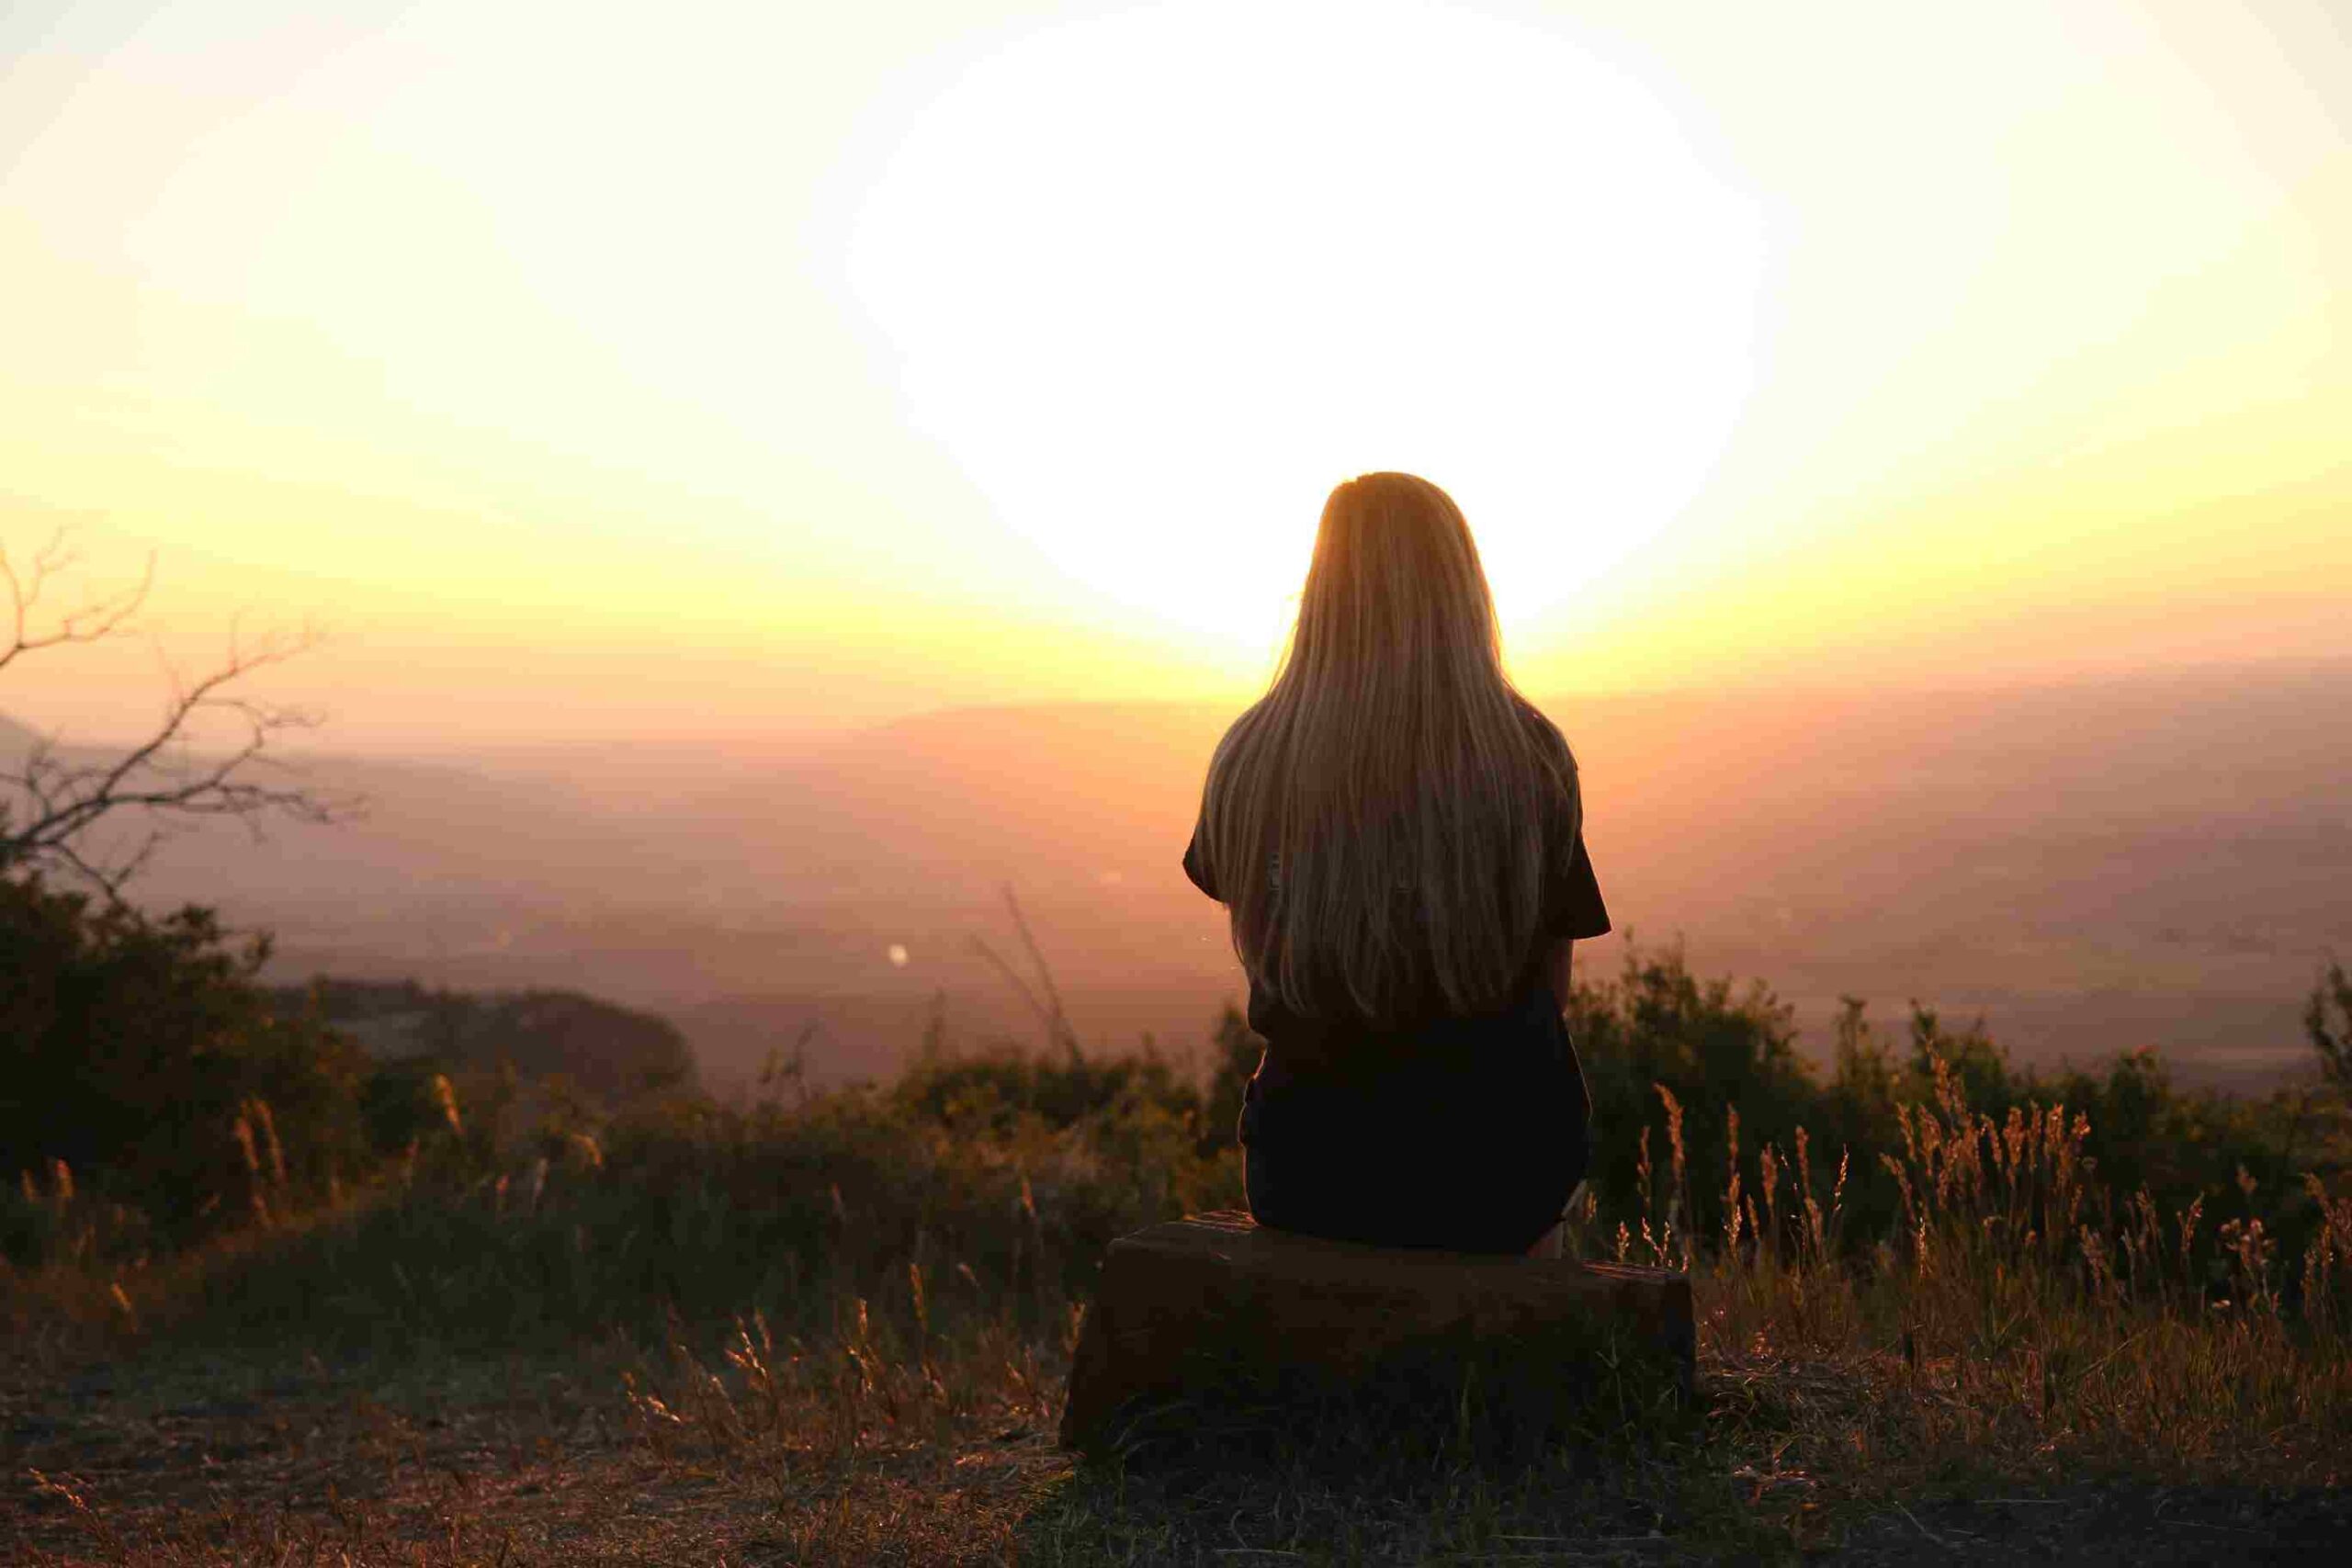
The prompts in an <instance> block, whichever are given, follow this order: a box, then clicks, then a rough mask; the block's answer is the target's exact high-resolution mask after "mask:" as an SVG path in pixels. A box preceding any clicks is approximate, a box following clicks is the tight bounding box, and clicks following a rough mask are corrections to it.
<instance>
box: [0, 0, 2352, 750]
mask: <svg viewBox="0 0 2352 1568" xmlns="http://www.w3.org/2000/svg"><path fill="white" fill-rule="evenodd" d="M0 278H5V280H6V288H0V547H6V549H7V551H8V552H9V558H10V559H11V560H13V561H16V562H18V563H19V564H21V563H22V562H23V561H24V560H25V559H26V558H28V555H29V553H30V552H31V551H32V550H33V549H35V548H36V547H39V545H40V543H41V542H42V541H44V540H46V539H48V538H49V537H50V536H51V535H52V534H53V533H55V532H56V531H57V530H59V529H61V528H62V529H65V530H66V531H67V536H68V538H69V540H70V542H71V544H72V546H73V547H74V549H75V550H76V551H77V552H78V555H79V557H80V558H81V560H82V562H83V569H82V572H81V574H80V575H79V576H74V575H70V574H69V576H68V578H67V579H66V580H65V581H62V582H61V583H60V584H57V585H55V587H54V588H53V590H52V603H55V604H71V603H72V602H73V601H74V595H75V594H76V593H78V592H94V591H100V590H103V589H105V588H107V587H108V586H113V585H119V584H120V583H121V582H123V581H130V580H135V579H136V578H137V576H138V575H139V573H140V571H141V570H142V567H143V565H144V563H145V562H146V561H148V560H149V559H150V558H151V557H152V558H153V562H154V572H155V587H154V590H153V594H152V596H151V599H150V602H149V604H148V607H147V612H146V614H145V615H144V616H143V617H142V621H141V628H142V633H143V635H142V636H141V637H136V638H126V639H122V640H120V641H118V642H117V643H115V644H113V645H110V646H107V647H102V648H93V649H53V650H49V651H46V652H44V653H42V654H40V655H39V656H38V657H37V658H28V659H27V660H23V661H21V662H19V663H18V664H17V665H16V666H15V667H14V668H12V669H10V670H8V671H5V672H0V712H6V713H8V714H11V715H13V716H17V717H19V718H23V719H27V720H28V721H31V722H34V723H36V724H39V725H41V726H43V727H46V728H62V729H63V730H65V731H66V732H67V733H68V734H69V735H70V736H73V737H75V738H80V739H103V738H106V737H108V736H115V735H127V734H130V733H131V732H133V731H134V730H135V729H136V728H137V726H138V725H139V724H140V723H141V721H142V720H143V719H145V718H146V717H147V716H148V715H149V714H150V713H151V712H152V710H153V706H154V704H155V702H156V700H157V697H158V694H159V692H160V690H161V684H160V683H161V682H164V681H165V680H166V679H168V671H171V670H179V671H198V670H200V669H201V668H203V667H205V666H206V665H207V664H208V663H209V661H211V660H217V659H218V658H219V657H220V653H221V652H222V650H223V649H225V648H226V647H227V646H228V643H229V639H230V637H231V636H232V630H233V632H234V635H236V636H239V637H245V638H247V639H248V645H250V640H251V639H253V638H254V637H265V636H266V635H268V634H269V632H270V631H271V630H272V629H277V630H284V629H286V628H291V627H296V626H311V627H315V628H316V629H317V630H318V631H319V632H320V633H321V634H322V640H321V641H320V643H319V644H318V646H316V647H315V648H313V649H311V650H310V651H308V652H306V653H305V654H303V655H302V656H301V657H300V658H299V659H297V660H293V661H291V662H289V663H288V664H287V665H285V666H283V667H281V668H278V669H276V670H273V671H269V672H268V673H267V674H266V677H257V678H256V679H257V680H266V687H263V688H260V689H262V690H265V691H266V694H269V695H271V696H274V697H278V698H281V699H283V700H287V701H290V702H299V703H303V704H308V705H315V706H317V707H319V708H321V709H322V710H324V711H325V713H326V714H327V715H328V716H329V718H330V721H331V722H330V726H329V728H328V730H327V731H326V732H325V733H326V736H327V737H328V738H329V739H332V741H333V742H334V744H335V745H337V746H340V747H343V748H346V749H353V750H376V749H400V748H408V749H414V748H419V747H425V748H442V747H460V748H462V747H481V746H492V745H503V744H521V743H531V742H537V741H541V740H547V741H559V740H560V741H568V742H569V741H580V740H591V741H605V740H616V741H629V740H658V739H728V738H735V739H740V738H751V737H779V736H796V735H801V734H808V733H813V732H819V731H824V730H827V729H831V728H839V727H842V726H847V725H856V724H865V723H872V722H877V721H881V720H886V719H888V718H890V717H893V716H899V715H903V714H909V713H913V712H917V711H922V710H925V709H930V708H935V707H939V706H944V705H965V704H974V703H1000V702H1029V701H1046V700H1066V699H1084V700H1097V699H1138V698H1145V699H1148V698H1182V699H1186V700H1208V701H1232V702H1236V703H1238V702H1240V701H1245V700H1247V698H1248V697H1249V696H1250V694H1254V692H1255V691H1257V690H1258V689H1260V688H1261V686H1262V684H1263V682H1264V681H1265V680H1266V678H1267V676H1268V674H1269V672H1270V671H1271V670H1272V665H1273V661H1274V660H1275V658H1276V657H1277V655H1278V652H1279V649H1280V647H1281V644H1282V640H1283V635H1284V633H1285V631H1286V629H1287V626H1288V616H1289V615H1290V613H1291V610H1292V608H1293V607H1294V606H1295V593H1296V590H1297V585H1298V579H1299V576H1300V574H1301V572H1302V571H1303V570H1304V566H1305V562H1306V553H1307V550H1308V547H1309V546H1310V544H1311V541H1312V535H1313V529H1314V525H1315V518H1316V513H1317V510H1318V508H1319V506H1320V503H1321V500H1322V496H1323V494H1324V493H1325V491H1328V490H1329V487H1330V486H1331V485H1332V484H1333V483H1335V482H1337V481H1338V480H1340V479H1344V478H1346V477H1348V476H1350V475H1351V474H1354V473H1358V472H1363V471H1366V470H1370V469H1375V468H1408V469H1411V470H1414V471H1417V472H1420V473H1424V474H1426V475H1427V476H1428V477H1430V479H1435V480H1436V481H1437V482H1438V483H1440V484H1442V485H1444V486H1445V487H1446V488H1448V489H1449V490H1450V491H1452V492H1453V494H1454V495H1455V496H1456V498H1457V499H1458V500H1460V502H1462V504H1463V506H1464V511H1465V513H1467V515H1468V516H1469V518H1470V521H1471V524H1472V526H1473V529H1474V531H1475V532H1476V534H1477V536H1478V538H1479V542H1480V546H1481V548H1482V551H1483V553H1484V556H1485V559H1486V562H1487V569H1488V572H1489V576H1490V578H1491V579H1492V581H1493V582H1494V585H1495V588H1496V592H1497V598H1498V605H1499V607H1500V609H1501V611H1502V614H1503V616H1504V623H1505V632H1506V642H1507V648H1508V650H1509V654H1510V659H1511V662H1512V667H1513V670H1514V672H1515V674H1516V675H1517V677H1518V678H1519V680H1520V682H1521V684H1522V685H1523V686H1525V687H1527V688H1528V689H1530V690H1534V691H1538V692H1545V693H1548V692H1553V691H1602V690H1620V689H1628V688H1634V689H1638V688H1670V687H1691V686H1724V685H1739V684H1742V683H1765V684H1772V685H1781V686H1788V685H1795V686H1805V687H1815V686H1818V687H1836V686H1841V685H1853V684H1878V685H1884V684H1890V683H1892V684H1905V683H1917V684H1924V685H1932V684H1950V683H1953V682H1962V683H1972V682H1983V681H2013V680H2048V679H2063V678H2066V677H2069V676H2074V675H2078V674H2083V673H2086V672H2091V673H2110V672H2115V671H2130V670H2136V669H2143V668H2151V667H2161V666H2170V665H2178V664H2210V663H2217V662H2229V661H2233V660H2254V659H2261V660H2317V659H2329V658H2335V657H2341V656H2344V655H2346V654H2347V653H2352V641H2347V639H2346V634H2345V633H2344V631H2343V630H2342V629H2341V626H2340V615H2341V606H2342V605H2343V604H2344V603H2345V601H2346V596H2347V593H2352V442H2347V440H2346V432H2347V431H2352V303H2347V300H2352V13H2347V12H2346V10H2345V9H2344V8H2343V7H2341V6H2331V5H2328V4H2325V3H2313V4H2301V3H2297V0H2276V3H2269V4H2250V5H2245V6H2189V5H2144V6H2143V5H2109V4H2074V5H2068V4H2054V5H2053V4H2034V5H2010V4H2001V3H1985V4H1977V5H1972V6H1959V7H1936V8H1927V7H1910V6H1879V5H1870V4H1857V5H1805V4H1799V5H1792V6H1731V5H1720V6H1718V5H1696V4H1693V5H1689V6H1651V5H1631V4H1629V5H1623V6H1589V5H1569V4H1557V5H1546V4H1534V3H1532V0H1531V3H1511V4H1503V3H1497V4H1480V5H1459V6H1442V5H1415V4H1396V3H1390V0H1339V3H1329V4H1326V3H1311V0H1297V3H1293V0H1246V3H1242V4H1227V3H1225V0H1185V3H1182V4H1178V5H1117V4H1029V5H998V4H984V3H980V0H962V3H953V4H922V3H915V0H905V3H899V0H890V3H882V0H877V3H876V4H872V5H865V6H841V5H835V4H821V5H820V4H811V5H801V4H792V3H784V4H767V5H746V6H696V5H690V4H679V5H673V6H664V7H661V8H659V9H658V11H657V10H650V9H646V8H642V7H634V8H623V7H612V8H601V7H582V6H552V5H548V6H540V5H529V4H520V3H513V4H499V5H490V6H485V5H481V4H475V3H463V4H437V3H425V4H417V5H408V6H390V5H378V4H368V3H362V0H347V3H345V4H339V5H337V6H312V5H303V4H290V5H274V4H230V3H225V0H224V3H220V4H209V5H187V6H152V5H112V4H105V3H96V0H84V3H80V4H74V5H64V6H58V5H50V4H44V3H42V0H16V3H15V4H13V5H11V6H6V7H5V8H0Z"/></svg>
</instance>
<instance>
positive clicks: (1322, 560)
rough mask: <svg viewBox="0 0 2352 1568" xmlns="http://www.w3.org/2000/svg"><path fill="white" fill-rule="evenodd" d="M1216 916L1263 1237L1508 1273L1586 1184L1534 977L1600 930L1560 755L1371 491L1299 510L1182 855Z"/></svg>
mask: <svg viewBox="0 0 2352 1568" xmlns="http://www.w3.org/2000/svg"><path fill="white" fill-rule="evenodd" d="M1184 865H1185V871H1186V873H1187V874H1188V875H1190V876H1191V877H1192V879H1193V882H1194V884H1195V885H1196V886H1199V887H1200V888H1201V889H1202V890H1203V891H1204V892H1205V893H1207V894H1209V895H1210V896H1211V897H1216V898H1218V899H1220V900H1221V901H1222V902H1224V903H1226V904H1227V907H1228V908H1229V909H1230V911H1231V920H1232V927H1233V933H1234V941H1235V946H1236V949H1237V951H1238V953H1239V955H1240V957H1241V960H1242V964H1243V966H1244V968H1245V970H1246V971H1247V972H1248V975H1249V977H1250V1024H1251V1027H1252V1028H1254V1029H1255V1030H1257V1032H1259V1033H1260V1034H1261V1035H1262V1036H1264V1037H1265V1039H1266V1041H1267V1043H1268V1045H1267V1051H1266V1055H1265V1060H1264V1062H1263V1063H1262V1064H1261V1067H1260V1069H1259V1072H1258V1074H1257V1076H1256V1077H1255V1078H1254V1079H1253V1080H1252V1082H1251V1085H1250V1094H1249V1097H1248V1100H1247V1101H1246V1104H1245V1109H1244V1111H1243V1117H1242V1139H1243V1143H1244V1145H1245V1147H1246V1149H1247V1154H1248V1163H1249V1182H1250V1206H1251V1208H1252V1210H1253V1212H1255V1213H1257V1214H1258V1217H1259V1218H1260V1219H1261V1221H1263V1222H1264V1223H1267V1224H1274V1225H1279V1226H1284V1227H1286V1228H1292V1229H1300V1230H1307V1231H1313V1232H1316V1233H1317V1234H1322V1235H1344V1236H1350V1237H1352V1238H1354V1239H1360V1240H1367V1241H1381V1242H1388V1243H1391V1244H1398V1245H1418V1246H1445V1247H1462V1248H1467V1249H1475V1250H1483V1251H1512V1250H1522V1249H1524V1248H1525V1247H1527V1246H1528V1245H1529V1244H1530V1243H1531V1242H1532V1241H1533V1240H1534V1239H1535V1238H1536V1237H1537V1236H1538V1235H1541V1234H1542V1232H1543V1231H1544V1229H1545V1228H1547V1227H1548V1226H1549V1225H1550V1224H1552V1222H1553V1221H1554V1220H1555V1219H1556V1218H1557V1217H1558V1214H1559V1212H1560V1208H1561V1205H1562V1203H1563V1202H1564V1201H1566V1197H1567V1195H1568V1192H1569V1190H1571V1189H1572V1188H1573V1187H1574V1185H1575V1183H1576V1181H1577V1179H1579V1178H1580V1177H1581V1175H1582V1171H1583V1166H1584V1161H1585V1155H1584V1140H1585V1119H1586V1115H1587V1112H1588V1109H1589V1108H1588V1105H1587V1102H1586V1100H1585V1094H1584V1086H1583V1079H1582V1074H1581V1071H1580V1069H1579V1068H1578V1066H1577V1060H1576V1055H1575V1050H1574V1047H1573V1045H1572V1044H1571V1043H1570V1042H1569V1041H1568V1039H1567V1036H1566V1030H1565V1028H1564V1026H1563V1025H1562V1023H1561V1021H1560V998H1558V996H1557V995H1556V994H1555V992H1556V984H1555V977H1554V976H1555V964H1558V963H1559V962H1560V961H1562V960H1563V959H1564V956H1565V953H1566V943H1567V942H1569V941H1572V940H1573V939H1575V938H1577V937H1584V936H1597V935H1599V934H1600V933H1601V932H1603V931H1607V930H1608V929H1609V921H1608V915H1607V912H1606V909H1605V908H1604V907H1603V906H1602V903H1601V899H1600V888H1599V886H1598V884H1597V882H1596V881H1595V879H1594V877H1593V874H1592V867H1591V862H1590V859H1589V856H1588V855H1587V854H1586V853H1585V851H1584V845H1583V833H1582V812H1581V803H1580V800H1579V796H1578V791H1577V779H1576V768H1575V762H1574V760H1573V757H1572V756H1571V754H1570V753H1569V751H1568V749H1567V747H1566V743H1565V742H1564V741H1562V739H1560V736H1559V732H1558V731H1557V730H1556V729H1555V728H1553V727H1552V725H1551V724H1550V722H1549V721H1548V720H1546V719H1544V717H1543V716H1542V715H1541V714H1539V713H1537V712H1536V711H1535V709H1534V708H1533V707H1532V705H1529V704H1528V703H1526V702H1525V700H1524V699H1522V698H1521V697H1520V696H1519V694H1517V693H1516V692H1514V691H1512V690H1511V688H1510V683H1509V682H1508V681H1507V680H1506V679H1505V678H1504V676H1503V673H1502V668H1501V661H1500V649H1499V640H1498V636H1497V633H1496V629H1495V623H1494V614H1493V607H1492V601H1491V598H1490V597H1489V595H1488V594H1487V586H1486V581H1485V578H1484V575H1483V573H1482V571H1481V570H1480V569H1479V566H1478V561H1477V555H1476V546H1475V545H1474V544H1473V543H1472V542H1471V539H1470V536H1469V531H1468V527H1467V525H1465V524H1464V522H1463V520H1462V517H1461V513H1459V511H1458V510H1456V509H1455V508H1454V507H1453V502H1451V500H1449V499H1448V498H1447V497H1446V496H1445V495H1444V493H1443V492H1442V491H1439V490H1438V489H1437V488H1436V487H1435V486H1433V485H1430V484H1428V483H1427V482H1426V481H1425V480H1420V479H1414V478H1412V477H1411V476H1408V475H1395V474H1375V475H1369V476H1366V477H1364V478H1363V479H1356V480H1352V481H1350V482H1349V483H1348V484H1344V485H1342V486H1340V488H1339V489H1338V490H1336V491H1333V493H1332V497H1331V500H1330V502H1329V503H1328V504H1327V505H1326V507H1325V509H1324V515H1323V520H1322V525H1321V527H1320V530H1319V531H1318V534H1317V541H1316V552H1315V560H1314V564H1313V566H1312V567H1311V568H1310V570H1309V572H1308V577H1307V583H1306V591H1305V592H1304V593H1303V595H1302V599H1301V606H1300V611H1299V620H1298V626H1297V629H1296V631H1295V634H1294V637H1293V641H1292V645H1291V649H1290V653H1289V656H1288V658H1287V659H1286V660H1285V662H1284V667H1283V671H1282V673H1281V674H1280V675H1279V676H1278V677H1277V678H1276V681H1275V682H1274V685H1273V688H1272V690H1271V691H1270V692H1269V693H1268V694H1267V695H1266V697H1265V698H1264V699H1263V700H1261V702H1260V703H1258V704H1257V705H1254V706H1253V707H1252V708H1251V709H1250V711H1249V712H1247V713H1245V714H1244V715H1243V716H1242V717H1241V718H1240V719H1238V720H1237V721H1236V723H1235V725H1234V726H1233V728H1232V729H1231V730H1229V731H1228V732H1227V736H1226V739H1224V741H1223V742H1221V743H1220V744H1219V746H1218V748H1217V752H1216V758H1215V759H1214V760H1213V761H1212V762H1211V765H1210V770H1209V777H1208V780H1207V784H1206V786H1205V787H1204V791H1203V802H1202V810H1201V816H1200V819H1199V821H1198V823H1197V824H1196V825H1195V829H1194V832H1193V842H1192V843H1191V844H1190V845H1188V846H1187V848H1186V852H1185V856H1184Z"/></svg>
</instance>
